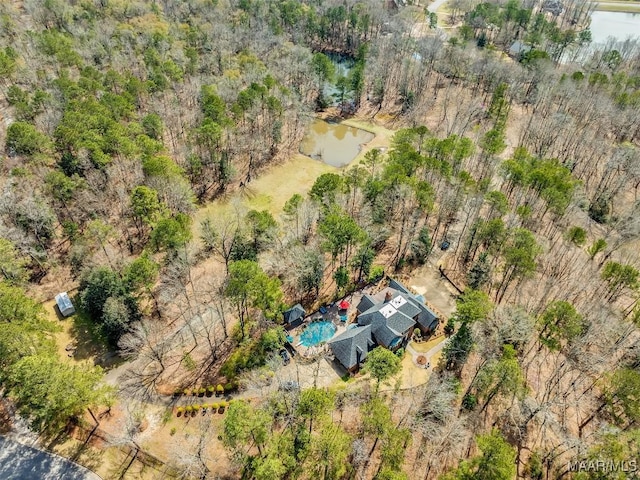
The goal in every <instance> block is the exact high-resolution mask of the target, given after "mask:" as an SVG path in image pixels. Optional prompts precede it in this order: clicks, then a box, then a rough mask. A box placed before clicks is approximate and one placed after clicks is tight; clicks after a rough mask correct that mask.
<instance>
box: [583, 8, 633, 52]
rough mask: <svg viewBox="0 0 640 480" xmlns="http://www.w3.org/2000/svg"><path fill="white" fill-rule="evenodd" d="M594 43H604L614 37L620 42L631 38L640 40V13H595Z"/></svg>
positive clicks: (592, 15) (592, 31)
mask: <svg viewBox="0 0 640 480" xmlns="http://www.w3.org/2000/svg"><path fill="white" fill-rule="evenodd" d="M589 29H590V30H591V40H592V43H594V44H596V43H604V42H606V41H607V38H609V37H613V38H615V39H616V40H618V41H623V40H626V39H627V38H629V37H634V36H635V37H636V38H638V39H639V40H640V13H626V12H599V11H596V12H593V13H592V14H591V25H590V26H589Z"/></svg>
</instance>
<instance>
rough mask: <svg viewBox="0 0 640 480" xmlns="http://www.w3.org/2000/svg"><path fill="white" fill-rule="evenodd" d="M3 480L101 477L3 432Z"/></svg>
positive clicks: (0, 474) (0, 444)
mask: <svg viewBox="0 0 640 480" xmlns="http://www.w3.org/2000/svg"><path fill="white" fill-rule="evenodd" d="M0 478H1V479H2V480H101V479H100V477H99V476H98V475H97V474H95V473H93V472H92V471H91V470H88V469H86V468H85V467H83V466H80V465H78V464H77V463H73V462H72V461H71V460H67V459H66V458H62V457H60V456H58V455H54V454H52V453H48V452H45V451H44V450H39V449H37V448H33V447H28V446H26V445H23V444H21V443H18V442H16V441H14V440H10V439H8V438H6V437H3V436H0Z"/></svg>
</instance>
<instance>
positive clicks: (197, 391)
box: [174, 383, 237, 397]
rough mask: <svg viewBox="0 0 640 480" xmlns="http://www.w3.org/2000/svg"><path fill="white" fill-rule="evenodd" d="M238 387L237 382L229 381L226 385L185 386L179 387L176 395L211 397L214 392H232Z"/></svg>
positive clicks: (222, 393) (217, 393)
mask: <svg viewBox="0 0 640 480" xmlns="http://www.w3.org/2000/svg"><path fill="white" fill-rule="evenodd" d="M236 388H237V385H236V384H235V383H227V384H225V385H224V386H223V385H222V384H220V383H219V384H218V385H217V386H216V387H214V386H213V385H209V386H208V387H200V388H185V389H184V390H182V389H178V390H176V391H175V392H174V396H176V397H177V396H180V395H186V396H194V397H198V396H199V397H204V396H205V395H207V397H211V396H212V395H213V394H214V393H215V394H216V395H224V394H225V393H228V392H231V391H233V390H235V389H236Z"/></svg>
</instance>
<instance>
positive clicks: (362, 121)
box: [0, 0, 640, 480]
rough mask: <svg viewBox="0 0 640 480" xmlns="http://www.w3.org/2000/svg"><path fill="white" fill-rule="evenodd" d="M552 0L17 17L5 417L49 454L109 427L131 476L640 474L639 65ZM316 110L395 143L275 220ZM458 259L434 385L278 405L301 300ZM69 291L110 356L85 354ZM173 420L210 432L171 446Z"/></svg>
mask: <svg viewBox="0 0 640 480" xmlns="http://www.w3.org/2000/svg"><path fill="white" fill-rule="evenodd" d="M550 4H553V5H556V3H555V2H541V1H535V0H524V1H518V0H508V1H501V0H496V1H489V2H481V1H469V0H450V1H449V2H448V7H447V14H446V15H441V18H438V17H437V16H436V15H435V14H434V13H431V14H430V13H429V12H428V11H427V10H426V8H425V5H422V4H420V5H404V4H402V2H401V4H400V5H398V4H397V3H395V2H383V1H382V0H375V1H373V0H361V1H353V0H317V1H296V0H238V1H235V0H232V1H227V0H186V1H175V0H174V1H171V0H165V1H156V0H154V1H151V0H137V1H126V0H77V1H64V0H46V1H40V0H25V1H15V2H4V3H1V4H0V120H1V121H2V128H0V145H1V146H2V148H3V153H1V154H0V161H1V163H0V172H1V175H0V189H1V197H0V367H1V368H0V413H2V412H9V414H8V415H7V416H6V417H5V416H2V417H1V418H3V419H5V418H6V419H7V422H9V417H14V420H16V419H17V417H18V416H21V417H22V418H24V419H25V420H27V421H28V423H29V426H30V428H31V430H32V431H34V432H37V433H38V434H39V435H41V438H44V439H48V440H51V445H53V444H54V443H59V442H60V438H61V435H63V434H69V435H70V433H69V432H71V431H72V430H73V427H74V426H79V428H82V427H83V426H86V425H90V427H89V429H91V428H93V423H92V422H93V421H95V422H98V420H97V419H96V417H95V416H94V413H93V412H94V411H95V412H101V413H100V415H99V417H100V421H101V422H102V425H101V430H102V429H104V430H105V431H107V433H105V434H104V436H105V438H106V437H108V438H106V439H105V440H104V442H103V444H102V445H101V446H98V447H96V448H98V449H99V448H103V449H106V448H108V447H113V446H117V447H119V448H124V447H126V448H128V449H131V451H134V450H135V455H132V459H131V462H129V463H128V464H127V462H126V461H125V462H123V465H122V466H121V467H122V468H121V470H118V471H117V473H115V474H114V471H115V470H114V471H111V472H110V474H112V475H113V478H147V477H148V478H173V477H175V478H247V479H264V480H268V479H280V478H282V479H285V478H286V479H290V478H324V479H347V478H349V479H369V478H375V479H380V480H382V479H386V480H401V479H425V480H427V479H431V478H434V479H435V478H442V479H447V480H462V479H489V480H501V479H505V480H507V479H512V478H529V479H543V478H576V479H601V478H620V479H623V478H630V477H629V476H628V475H629V472H628V471H624V470H623V469H620V468H619V469H618V470H616V471H612V470H609V471H606V472H605V471H602V470H598V469H593V468H592V469H589V468H585V469H584V471H581V472H575V471H572V470H571V468H570V466H571V465H572V462H583V465H589V462H594V461H601V460H605V461H611V462H614V463H615V462H617V463H616V464H617V465H627V464H626V463H625V462H629V461H631V460H633V459H637V458H638V456H639V455H640V426H639V424H638V422H639V421H640V306H639V305H638V298H639V295H640V255H639V252H640V201H639V200H638V189H639V188H640V43H639V42H638V41H635V42H634V41H633V40H628V41H624V42H615V41H613V40H612V41H609V42H607V43H606V44H603V45H592V44H591V34H590V31H589V29H588V19H589V14H590V12H591V9H592V8H593V7H592V6H591V5H590V4H589V3H588V2H585V1H580V0H571V1H567V2H564V4H562V8H561V9H560V10H559V11H558V10H557V9H554V8H551V7H553V5H551V7H550ZM438 24H439V25H440V27H444V28H438ZM514 44H519V45H520V46H521V47H520V48H519V49H517V50H514V47H513V46H514ZM522 46H525V47H526V48H522ZM344 64H348V68H346V69H345V68H342V67H343V66H344ZM317 115H322V116H325V117H330V118H333V119H342V118H346V117H350V118H351V120H354V121H357V122H359V123H358V124H359V125H362V126H363V128H365V129H366V128H370V129H371V131H372V132H375V133H379V132H381V131H384V132H389V139H388V142H387V143H386V144H385V145H384V146H382V144H380V145H381V146H379V147H367V146H365V147H364V149H363V152H362V154H361V155H360V156H359V157H358V161H357V162H354V163H353V164H352V165H351V166H349V167H345V168H342V169H331V170H326V171H323V173H321V174H319V175H317V176H316V178H313V179H311V181H310V183H309V185H308V188H306V187H305V186H304V185H303V184H302V183H303V182H302V180H300V184H297V182H296V180H295V177H291V178H294V180H293V181H292V182H291V183H292V184H293V185H290V188H291V189H292V190H291V191H295V192H298V191H299V192H301V193H294V194H291V195H288V196H287V198H288V199H287V200H286V202H284V205H283V206H280V207H279V208H278V211H273V210H272V209H270V208H262V207H256V208H253V207H252V206H251V205H257V203H256V199H255V198H253V197H255V193H252V192H253V190H251V189H252V188H254V187H252V186H253V185H255V184H256V182H257V180H258V179H260V178H261V177H262V176H264V175H266V174H268V172H270V171H273V169H274V168H277V167H278V165H281V166H282V165H283V166H286V165H287V162H289V161H290V159H291V158H293V157H295V156H296V155H297V154H298V149H299V145H300V141H301V139H302V138H303V136H304V134H305V132H306V131H307V128H308V126H309V124H310V123H311V122H312V121H313V120H314V118H315V117H316V116H317ZM381 141H382V140H381ZM302 173H304V172H300V174H302ZM283 181H284V180H283ZM276 187H277V186H275V185H274V186H273V188H274V189H275V188H276ZM284 187H285V188H287V186H286V185H285V186H284ZM267 193H269V192H267ZM238 198H244V199H245V200H247V201H245V202H244V203H243V202H239V201H237V199H238ZM258 199H259V198H258ZM252 201H253V202H254V203H253V204H252V203H251V202H252ZM443 242H446V244H447V247H448V249H445V247H444V243H443ZM441 246H442V249H441ZM445 250H446V251H445ZM436 266H437V267H438V268H440V270H441V271H442V272H445V273H446V275H447V277H448V278H449V279H450V281H451V282H452V283H453V284H455V286H456V288H458V289H459V291H460V294H459V295H457V298H456V301H455V302H456V309H455V312H453V313H452V315H450V316H449V318H446V319H445V320H446V322H443V325H442V327H443V332H444V336H446V340H445V342H446V344H445V345H444V347H443V349H442V356H441V358H440V361H439V362H438V364H437V365H434V368H433V371H432V372H431V374H430V375H429V377H428V380H427V381H425V382H424V383H423V384H421V385H419V386H415V387H411V388H401V382H400V380H398V379H399V376H398V374H399V371H400V369H401V360H402V358H403V355H407V353H406V352H405V350H404V348H401V349H400V350H398V351H396V352H395V353H391V352H390V351H389V350H386V349H384V348H382V347H378V348H375V349H373V351H372V352H370V353H369V357H368V358H367V361H366V362H365V363H364V367H363V369H362V370H361V371H360V372H359V373H358V374H356V375H355V376H354V377H351V376H349V375H345V377H344V378H343V380H339V381H338V382H337V383H336V384H335V385H331V386H328V387H327V386H322V385H317V384H316V380H317V378H316V380H313V386H310V387H309V388H302V389H300V388H297V387H296V388H287V389H284V390H283V389H280V390H277V381H278V375H279V373H278V372H279V371H280V370H281V369H282V368H283V361H282V359H281V357H280V355H279V354H278V352H279V351H280V349H281V348H282V347H283V346H284V345H285V343H286V342H287V339H286V333H285V331H284V329H283V328H282V322H283V317H282V312H283V311H284V310H286V309H287V308H288V307H289V306H291V305H293V304H295V303H298V302H300V303H302V305H303V306H304V307H305V308H306V309H307V310H308V311H314V310H315V309H317V308H318V307H320V305H324V304H329V303H331V302H333V301H335V300H337V299H341V298H343V297H345V296H346V295H347V294H350V293H352V292H355V291H358V290H359V289H361V288H363V287H364V286H371V285H374V286H376V285H380V284H382V283H383V282H384V281H385V280H384V277H385V275H388V276H393V277H398V278H404V279H408V278H410V277H411V275H412V273H413V272H415V271H416V270H417V269H420V268H431V269H436ZM436 271H437V269H436ZM443 283H444V282H443ZM443 288H444V287H443ZM60 291H69V292H71V291H73V292H74V293H73V295H72V297H73V300H74V302H75V304H76V308H77V309H78V314H77V317H78V318H79V319H80V320H77V319H76V320H74V321H76V322H77V321H82V322H83V323H82V325H83V327H84V328H86V329H87V331H88V332H89V333H88V335H89V336H90V343H91V344H92V348H96V349H97V350H99V351H101V352H108V354H105V355H103V356H102V358H96V359H95V361H94V362H75V361H69V358H67V357H66V356H65V355H64V354H61V353H60V350H61V349H62V350H64V344H63V345H62V346H60V345H59V342H60V340H59V339H58V338H59V336H60V335H61V334H60V332H61V330H62V327H61V322H60V321H58V320H56V319H52V318H51V316H50V315H49V314H48V313H47V311H46V308H45V307H44V306H43V304H41V303H40V302H43V301H46V300H50V299H52V298H53V295H54V294H56V293H58V292H60ZM428 294H429V292H427V300H428ZM65 321H66V322H70V321H71V320H69V319H67V320H65ZM85 333H86V332H85ZM76 334H78V332H76ZM443 338H444V337H443ZM115 355H117V361H116V362H107V361H104V360H105V359H107V358H112V357H113V356H115ZM69 357H71V354H70V355H69ZM324 361H325V359H324V358H322V357H317V358H314V359H311V360H310V362H309V365H310V368H311V369H312V370H313V369H315V372H316V373H315V376H316V377H317V376H318V373H317V372H318V369H319V368H320V365H321V362H324ZM403 365H404V363H403ZM402 368H404V367H402ZM207 386H209V389H210V390H209V394H210V395H209V396H211V395H212V394H213V393H214V392H216V393H220V394H222V392H226V393H229V394H230V396H231V397H233V400H232V401H231V402H224V401H222V402H221V403H216V404H215V405H216V408H213V407H212V406H211V405H209V406H208V407H207V406H206V405H205V407H204V410H207V409H209V410H217V409H218V408H219V409H221V410H222V411H224V416H223V417H222V416H221V417H220V419H219V420H216V421H215V422H212V421H210V420H209V417H207V416H204V415H199V411H198V410H199V409H201V406H200V405H196V406H193V405H191V404H189V405H188V406H186V408H187V409H188V410H185V405H186V404H185V403H184V399H183V398H182V397H185V396H188V395H191V394H192V393H193V395H196V393H198V392H199V393H200V396H203V395H204V394H205V389H206V387H207ZM214 386H216V387H217V388H214ZM269 387H274V388H269ZM298 387H299V386H298ZM248 392H254V393H251V394H249V393H248ZM255 392H261V393H260V395H258V394H255ZM163 402H165V403H163ZM181 402H182V403H181ZM159 405H160V406H162V407H163V408H164V409H165V410H166V409H167V408H168V409H169V412H170V416H169V417H171V418H172V420H171V422H175V421H176V418H173V417H174V416H175V415H174V413H173V412H175V411H176V409H177V412H178V414H179V416H180V418H178V419H177V420H179V422H177V423H176V424H175V425H184V424H185V421H183V420H185V419H184V418H183V417H186V416H187V415H186V412H189V414H190V416H189V419H188V420H186V421H187V422H188V424H187V425H188V426H187V427H184V428H186V429H188V430H185V432H186V433H184V432H183V431H182V430H181V431H180V432H178V433H176V428H177V427H173V428H172V429H171V433H170V434H169V435H170V436H168V437H167V438H168V439H170V441H168V442H165V443H167V445H168V446H167V445H163V446H162V447H158V445H155V444H153V442H152V436H153V435H154V434H153V433H151V434H149V432H154V430H153V428H161V427H159V426H158V424H160V423H161V421H160V420H158V419H156V418H155V417H154V415H156V413H150V412H155V411H154V410H153V408H158V406H159ZM196 407H197V408H196ZM87 408H90V409H92V410H90V412H91V413H88V412H89V411H88V410H87ZM194 409H195V410H194ZM191 413H193V414H194V415H193V417H192V416H191ZM196 413H198V416H197V417H196V416H195V414H196ZM203 413H204V412H203ZM158 415H159V414H158ZM169 417H167V418H165V417H163V419H162V422H164V424H167V425H168V426H170V425H174V424H173V423H167V422H169ZM154 419H155V420H154ZM3 421H4V420H3ZM98 424H100V422H98ZM180 428H183V427H180ZM2 430H4V429H0V431H2ZM7 430H8V428H7ZM95 430H96V429H95V428H94V431H95ZM167 430H168V428H167ZM61 432H62V433H61ZM91 433H92V434H93V431H92V432H91ZM53 439H55V441H53ZM87 442H88V441H87ZM85 443H86V442H85ZM140 452H146V453H145V455H147V454H148V456H154V458H155V457H157V458H156V460H157V462H160V463H161V464H162V465H163V469H162V470H161V471H162V473H159V471H158V472H156V473H149V472H146V473H145V472H141V473H135V472H133V470H131V471H127V470H128V469H129V468H130V467H131V465H132V463H133V462H134V460H136V457H137V456H138V455H139V453H140ZM68 456H70V457H71V456H72V455H68ZM140 456H142V454H141V453H140ZM79 458H80V453H78V455H74V459H75V460H78V459H79ZM127 458H128V457H127ZM78 461H80V460H78ZM89 466H91V465H89ZM125 467H126V468H125ZM125 475H126V476H125ZM631 475H637V473H635V472H633V473H631ZM105 478H107V477H105ZM109 478H111V477H109ZM632 478H635V477H632Z"/></svg>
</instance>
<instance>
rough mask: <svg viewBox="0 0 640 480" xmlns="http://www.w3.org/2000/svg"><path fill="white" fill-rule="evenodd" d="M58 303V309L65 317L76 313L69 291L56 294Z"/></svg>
mask: <svg viewBox="0 0 640 480" xmlns="http://www.w3.org/2000/svg"><path fill="white" fill-rule="evenodd" d="M56 305H58V309H59V310H60V313H61V314H62V316H63V317H68V316H69V315H73V314H74V313H76V309H75V308H74V306H73V303H71V299H70V298H69V295H68V294H67V292H62V293H59V294H57V295H56Z"/></svg>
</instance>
